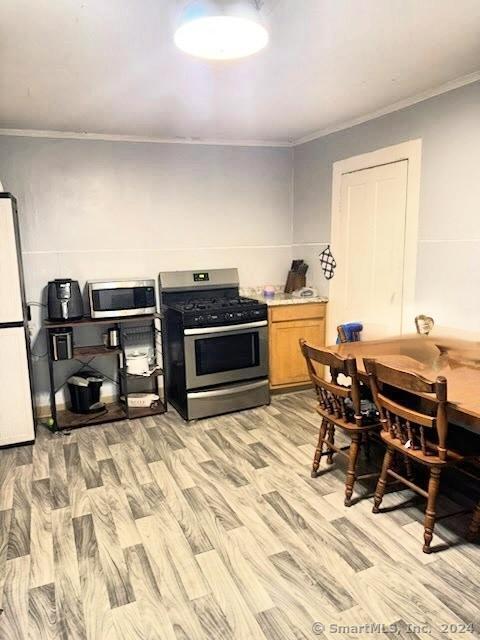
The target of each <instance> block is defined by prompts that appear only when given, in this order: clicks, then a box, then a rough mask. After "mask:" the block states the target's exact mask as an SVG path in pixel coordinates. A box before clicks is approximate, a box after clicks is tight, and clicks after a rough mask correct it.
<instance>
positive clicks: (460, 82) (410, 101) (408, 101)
mask: <svg viewBox="0 0 480 640" xmlns="http://www.w3.org/2000/svg"><path fill="white" fill-rule="evenodd" d="M478 80H480V70H479V71H475V72H474V73H469V74H468V75H466V76H461V77H460V78H456V79H455V80H450V81H449V82H445V83H444V84H441V85H439V86H437V87H434V88H432V89H429V90H428V91H424V92H422V93H418V94H417V95H415V96H412V97H410V98H405V99H404V100H399V101H398V102H394V103H393V104H390V105H388V106H386V107H382V109H377V111H372V112H370V113H366V114H364V115H363V116H359V117H358V118H353V119H352V120H345V121H344V122H341V123H338V124H335V125H332V126H331V127H325V129H319V130H318V131H314V132H312V133H309V134H307V135H306V136H303V137H301V138H297V139H295V140H293V142H292V146H294V147H298V146H299V145H301V144H305V143H306V142H312V140H317V139H318V138H324V137H325V136H328V135H330V134H331V133H336V132H337V131H343V130H344V129H350V127H354V126H356V125H357V124H363V123H364V122H368V121H369V120H375V119H376V118H381V117H382V116H386V115H388V114H389V113H393V112H395V111H400V110H401V109H405V108H407V107H411V106H413V105H414V104H417V103H418V102H424V101H425V100H428V99H429V98H434V97H435V96H439V95H441V94H442V93H448V92H449V91H453V90H454V89H459V88H460V87H464V86H465V85H467V84H472V83H473V82H477V81H478Z"/></svg>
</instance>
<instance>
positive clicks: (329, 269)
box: [318, 245, 337, 280]
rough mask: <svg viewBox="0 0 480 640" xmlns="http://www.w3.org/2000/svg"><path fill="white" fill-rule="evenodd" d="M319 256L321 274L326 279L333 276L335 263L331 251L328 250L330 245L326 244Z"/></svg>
mask: <svg viewBox="0 0 480 640" xmlns="http://www.w3.org/2000/svg"><path fill="white" fill-rule="evenodd" d="M318 257H319V258H320V265H321V267H322V271H323V274H324V276H325V278H326V279H327V280H330V279H331V278H333V276H334V273H335V267H336V266H337V263H336V262H335V258H334V257H333V254H332V252H331V251H330V245H328V246H327V248H326V249H324V250H323V251H322V253H320V254H319V256H318Z"/></svg>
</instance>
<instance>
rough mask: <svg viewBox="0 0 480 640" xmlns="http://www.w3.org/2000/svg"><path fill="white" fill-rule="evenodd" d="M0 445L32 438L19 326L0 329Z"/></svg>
mask: <svg viewBox="0 0 480 640" xmlns="http://www.w3.org/2000/svg"><path fill="white" fill-rule="evenodd" d="M0 356H1V357H0V446H3V445H6V444H15V443H17V442H27V441H29V440H33V438H34V430H33V415H32V401H31V395H30V378H29V375H28V361H27V346H26V343H25V332H24V330H23V327H14V328H9V329H0Z"/></svg>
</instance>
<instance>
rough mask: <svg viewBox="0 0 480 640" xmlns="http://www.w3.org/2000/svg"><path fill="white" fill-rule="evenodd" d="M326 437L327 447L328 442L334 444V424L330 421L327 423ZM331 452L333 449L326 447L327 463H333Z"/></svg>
mask: <svg viewBox="0 0 480 640" xmlns="http://www.w3.org/2000/svg"><path fill="white" fill-rule="evenodd" d="M327 431H328V437H327V447H328V445H329V444H335V425H334V424H333V423H332V422H330V423H329V425H328V429H327ZM333 453H334V450H333V449H332V448H331V447H328V455H327V464H333Z"/></svg>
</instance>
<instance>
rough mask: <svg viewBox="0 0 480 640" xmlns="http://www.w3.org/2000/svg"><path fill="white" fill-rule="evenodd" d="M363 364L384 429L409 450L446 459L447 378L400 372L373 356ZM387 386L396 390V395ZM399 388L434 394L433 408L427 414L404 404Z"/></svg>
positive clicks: (442, 459) (412, 391) (405, 390)
mask: <svg viewBox="0 0 480 640" xmlns="http://www.w3.org/2000/svg"><path fill="white" fill-rule="evenodd" d="M364 364H365V370H366V371H367V373H368V377H369V381H370V387H371V390H372V394H373V399H374V401H375V404H376V405H377V409H378V412H379V414H380V423H381V425H382V429H383V430H384V431H385V432H387V433H388V434H389V436H390V438H391V439H393V440H398V441H399V442H400V443H401V444H402V445H403V446H404V447H405V449H406V450H408V449H410V450H412V451H418V452H421V455H422V456H423V457H425V458H426V457H429V456H437V457H438V458H439V459H440V460H441V461H445V460H446V459H447V437H448V419H447V381H446V379H445V378H443V377H438V378H437V379H436V380H435V381H431V380H427V379H426V378H424V377H422V376H420V375H418V374H416V373H411V372H407V371H399V370H398V369H394V368H392V367H389V366H387V365H385V364H382V363H380V362H377V361H376V360H373V359H370V358H365V359H364ZM388 389H391V390H394V392H395V395H394V397H392V395H393V393H390V392H389V391H388ZM399 391H400V392H407V393H408V392H410V393H426V394H431V396H433V397H432V398H431V399H432V401H433V404H434V409H433V411H432V412H431V413H424V412H423V411H416V410H414V409H411V408H410V407H408V406H406V405H404V404H401V401H399V400H398V399H397V397H396V396H397V395H398V392H399Z"/></svg>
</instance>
